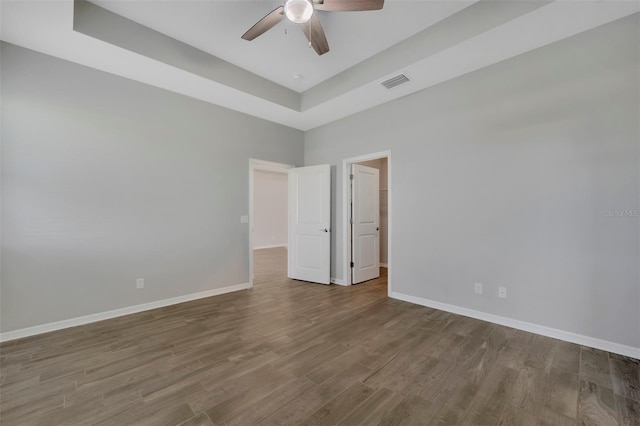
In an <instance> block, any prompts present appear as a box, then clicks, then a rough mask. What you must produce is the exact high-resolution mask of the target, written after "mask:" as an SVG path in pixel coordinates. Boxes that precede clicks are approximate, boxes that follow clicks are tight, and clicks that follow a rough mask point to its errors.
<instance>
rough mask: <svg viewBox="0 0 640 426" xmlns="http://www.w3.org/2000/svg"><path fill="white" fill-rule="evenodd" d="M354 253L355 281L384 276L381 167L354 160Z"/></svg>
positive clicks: (352, 237)
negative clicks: (381, 252) (381, 247)
mask: <svg viewBox="0 0 640 426" xmlns="http://www.w3.org/2000/svg"><path fill="white" fill-rule="evenodd" d="M351 170H352V171H351V173H352V174H353V180H352V187H351V191H352V192H351V194H352V204H351V209H352V216H351V217H352V220H353V223H352V226H351V241H352V249H351V257H352V262H353V263H352V268H351V271H352V276H351V282H352V283H353V284H357V283H361V282H363V281H367V280H371V279H374V278H378V277H379V276H380V235H379V234H380V233H379V231H380V177H379V175H380V171H379V170H378V169H374V168H372V167H365V166H361V165H359V164H354V165H353V166H352V169H351Z"/></svg>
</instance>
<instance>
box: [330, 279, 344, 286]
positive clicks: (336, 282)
mask: <svg viewBox="0 0 640 426" xmlns="http://www.w3.org/2000/svg"><path fill="white" fill-rule="evenodd" d="M331 284H338V285H344V286H346V285H348V284H347V282H346V281H345V280H341V279H340V278H333V277H331Z"/></svg>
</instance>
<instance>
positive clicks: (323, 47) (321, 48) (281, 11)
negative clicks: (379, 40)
mask: <svg viewBox="0 0 640 426" xmlns="http://www.w3.org/2000/svg"><path fill="white" fill-rule="evenodd" d="M383 5H384V0H285V2H284V5H282V6H278V7H276V8H275V9H273V10H272V11H271V12H269V13H268V14H267V15H266V16H265V17H264V18H262V19H261V20H259V21H258V22H256V23H255V25H254V26H253V27H251V28H249V31H247V32H246V33H244V34H243V36H242V38H243V39H245V40H249V41H251V40H253V39H254V38H256V37H258V36H260V35H262V34H264V33H265V32H267V31H268V30H270V29H271V28H273V27H275V26H276V25H277V24H279V23H280V21H282V20H283V19H284V18H285V16H286V17H287V18H288V19H289V20H290V21H291V22H294V23H296V24H300V28H301V29H302V31H303V32H304V35H305V36H306V37H307V40H309V45H310V46H312V47H313V48H314V49H315V51H316V53H317V54H318V55H323V54H325V53H327V52H328V51H329V43H328V42H327V38H326V37H325V35H324V30H323V29H322V25H320V21H319V20H318V16H317V15H316V14H315V13H314V11H316V10H321V11H326V12H358V11H365V10H380V9H382V6H383Z"/></svg>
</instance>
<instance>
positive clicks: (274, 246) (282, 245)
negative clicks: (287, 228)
mask: <svg viewBox="0 0 640 426" xmlns="http://www.w3.org/2000/svg"><path fill="white" fill-rule="evenodd" d="M276 247H284V248H287V247H289V245H288V244H274V245H271V246H259V247H254V248H253V249H254V250H262V249H270V248H276Z"/></svg>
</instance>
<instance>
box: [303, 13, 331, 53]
mask: <svg viewBox="0 0 640 426" xmlns="http://www.w3.org/2000/svg"><path fill="white" fill-rule="evenodd" d="M300 28H301V29H302V32H303V33H304V35H305V36H306V37H307V40H309V42H310V43H311V46H313V48H314V49H315V51H316V53H317V54H318V55H324V54H325V53H327V52H328V51H329V43H328V42H327V37H326V36H325V35H324V30H323V29H322V25H320V20H319V19H318V16H317V15H316V14H315V13H314V14H313V15H311V19H309V21H307V22H305V23H304V24H300Z"/></svg>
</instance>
